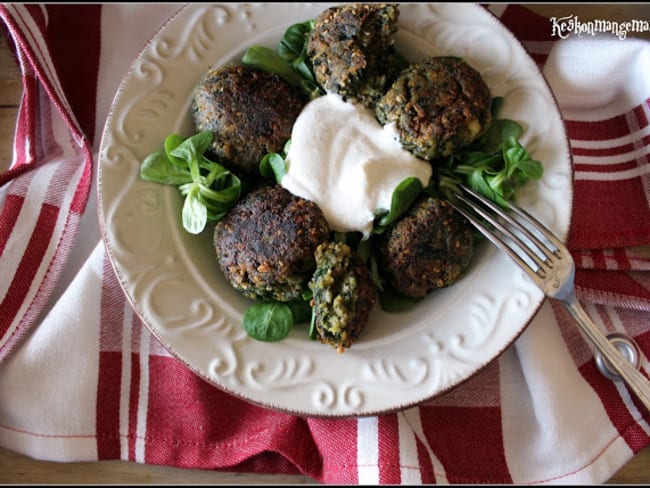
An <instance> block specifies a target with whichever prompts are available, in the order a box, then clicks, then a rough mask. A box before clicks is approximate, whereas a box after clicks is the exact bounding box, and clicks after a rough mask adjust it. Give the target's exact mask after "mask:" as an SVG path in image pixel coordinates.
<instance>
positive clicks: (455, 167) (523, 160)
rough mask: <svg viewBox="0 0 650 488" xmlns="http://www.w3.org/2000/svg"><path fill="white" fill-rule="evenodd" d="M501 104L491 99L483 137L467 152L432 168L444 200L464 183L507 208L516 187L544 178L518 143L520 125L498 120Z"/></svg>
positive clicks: (540, 168) (537, 164) (540, 170)
mask: <svg viewBox="0 0 650 488" xmlns="http://www.w3.org/2000/svg"><path fill="white" fill-rule="evenodd" d="M502 102H503V97H495V98H494V99H493V101H492V115H493V122H492V124H491V125H490V128H489V129H488V130H487V132H486V133H485V134H484V135H483V137H481V138H480V139H479V140H478V141H477V142H475V143H474V144H473V145H472V146H471V147H470V148H468V149H467V150H465V151H462V152H459V153H457V154H453V155H452V156H449V158H447V159H446V161H443V162H442V164H440V165H438V166H434V172H435V173H436V175H437V177H438V185H439V191H440V193H441V194H442V195H443V196H444V197H445V198H453V194H454V193H455V191H456V188H457V187H458V185H460V184H466V185H468V186H469V187H470V188H472V189H473V190H476V191H478V192H479V193H481V194H483V195H485V196H486V197H488V198H489V199H490V200H492V201H494V202H495V203H498V204H499V205H501V206H503V207H506V208H507V207H508V202H509V201H512V200H513V199H514V197H515V191H516V190H517V188H519V187H522V186H524V185H525V184H526V183H528V181H530V180H531V179H533V180H537V179H540V178H541V177H542V176H543V174H544V166H543V164H542V163H541V162H540V161H538V160H535V159H532V158H531V157H530V154H529V153H528V151H527V150H526V148H525V147H524V146H523V145H522V144H521V142H520V141H519V138H520V137H521V136H522V135H523V133H524V128H523V126H522V125H521V124H520V123H519V122H516V121H514V120H510V119H500V118H498V110H499V108H500V107H501V105H502Z"/></svg>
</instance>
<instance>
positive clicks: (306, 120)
mask: <svg viewBox="0 0 650 488" xmlns="http://www.w3.org/2000/svg"><path fill="white" fill-rule="evenodd" d="M286 162H287V172H286V174H285V175H284V177H283V178H282V181H281V185H282V186H283V187H284V188H286V189H287V190H289V191H290V192H291V193H293V194H294V195H298V196H300V197H303V198H306V199H308V200H311V201H313V202H315V203H316V204H317V205H318V206H319V207H320V208H321V210H322V211H323V213H324V214H325V218H326V219H327V221H328V223H329V225H330V227H331V228H332V229H333V230H336V231H340V232H350V231H359V232H362V233H363V234H364V235H368V234H370V232H371V230H372V222H373V220H374V212H375V210H376V209H386V210H388V209H390V202H391V196H392V194H393V190H394V189H395V187H396V186H397V185H398V184H399V183H400V182H401V181H403V180H404V179H405V178H407V177H409V176H415V177H417V178H419V179H420V181H421V182H422V185H423V186H426V185H427V184H428V183H429V179H430V178H431V172H432V171H431V165H430V164H429V163H428V162H426V161H423V160H421V159H418V158H416V157H415V156H413V155H412V154H411V153H410V152H408V151H407V150H405V149H404V148H402V145H401V143H400V142H399V136H398V133H397V130H396V128H395V125H394V124H388V125H385V126H382V125H381V124H380V123H379V122H378V121H377V119H376V118H375V116H374V114H373V113H372V112H371V111H370V110H368V109H367V108H365V107H364V106H363V105H360V104H353V103H349V102H345V101H344V100H343V99H342V98H341V96H340V95H338V94H334V93H328V94H326V95H323V96H321V97H318V98H315V99H314V100H312V101H310V102H309V103H308V104H307V105H306V106H305V107H304V108H303V110H302V112H301V113H300V115H299V116H298V118H297V120H296V122H295V123H294V126H293V130H292V133H291V145H290V147H289V152H288V154H287V157H286Z"/></svg>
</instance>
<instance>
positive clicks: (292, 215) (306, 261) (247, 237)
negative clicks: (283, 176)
mask: <svg viewBox="0 0 650 488" xmlns="http://www.w3.org/2000/svg"><path fill="white" fill-rule="evenodd" d="M329 234H330V229H329V226H328V224H327V220H325V216H324V215H323V212H322V211H321V210H320V209H319V208H318V207H317V206H316V204H315V203H313V202H311V201H309V200H305V199H304V198H300V197H298V196H296V195H293V194H291V193H290V192H289V191H287V190H285V189H284V188H282V187H281V186H279V185H276V186H262V187H259V188H257V189H255V190H253V191H251V192H250V193H248V194H247V195H246V196H245V197H244V198H242V199H241V200H239V201H238V202H237V204H236V205H235V206H234V207H233V208H231V209H230V211H229V212H228V214H227V215H226V216H225V217H224V219H223V220H221V221H220V222H219V223H217V225H216V226H215V229H214V247H215V250H216V254H217V261H218V263H219V266H220V267H221V270H222V271H223V273H224V275H225V277H226V279H227V280H228V281H229V282H230V283H231V285H232V286H233V287H234V288H235V289H236V290H238V291H239V292H241V293H242V294H243V295H244V296H246V297H248V298H252V299H259V300H277V301H280V302H290V301H293V300H300V299H301V298H302V294H303V292H305V291H307V282H308V281H309V279H310V278H311V277H312V275H313V273H314V270H315V269H316V260H315V258H314V252H315V251H316V247H317V246H318V245H319V244H320V243H321V242H324V241H325V240H327V239H328V238H329Z"/></svg>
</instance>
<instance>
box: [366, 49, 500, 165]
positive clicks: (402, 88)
mask: <svg viewBox="0 0 650 488" xmlns="http://www.w3.org/2000/svg"><path fill="white" fill-rule="evenodd" d="M491 106H492V97H491V95H490V90H489V88H488V86H487V85H486V83H485V81H484V80H483V77H482V76H481V74H480V73H479V72H478V71H476V70H475V69H474V68H472V67H471V66H470V65H469V64H467V63H466V62H465V61H463V60H461V59H459V58H455V57H451V56H441V57H433V58H428V59H426V60H424V61H422V62H418V63H414V64H412V65H410V66H409V67H408V68H406V69H405V70H404V71H402V73H401V74H400V76H399V78H398V79H397V80H396V81H395V82H394V83H393V84H392V86H391V87H390V89H389V90H388V91H387V92H386V94H385V95H384V96H383V97H382V98H381V99H380V100H379V101H378V102H377V104H376V106H375V113H376V115H377V118H378V119H379V121H380V122H381V123H382V124H384V125H386V124H389V123H391V122H394V123H395V124H396V126H397V131H398V132H399V136H400V142H401V143H402V146H403V147H404V148H405V149H407V150H409V151H411V152H412V153H413V154H415V155H416V156H418V157H421V158H423V159H427V160H433V159H437V158H441V157H446V156H449V155H451V154H454V153H456V152H458V151H459V150H461V149H463V148H465V147H467V146H469V145H470V144H471V143H472V142H474V141H476V140H477V139H479V138H480V137H481V136H482V135H483V134H484V133H485V132H486V131H487V130H488V128H489V126H490V123H491V121H492V115H491Z"/></svg>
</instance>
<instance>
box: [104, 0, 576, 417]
mask: <svg viewBox="0 0 650 488" xmlns="http://www.w3.org/2000/svg"><path fill="white" fill-rule="evenodd" d="M325 8H326V5H325V4H291V5H289V4H286V5H282V4H255V5H244V4H230V5H213V4H192V5H188V6H187V7H185V8H184V9H182V10H181V11H180V12H179V13H178V14H177V15H176V16H175V17H173V18H172V19H171V20H170V21H169V22H168V23H167V24H166V25H165V26H163V28H162V29H161V30H160V31H159V33H158V34H157V35H156V36H155V37H154V38H153V39H152V40H151V41H150V43H149V44H148V45H147V46H146V48H145V49H144V50H143V52H142V53H141V54H140V56H139V57H138V58H137V59H136V60H135V62H134V64H133V65H132V69H131V70H130V71H129V72H128V73H127V74H126V76H125V78H124V80H123V82H122V84H121V86H120V88H119V90H118V92H117V95H116V97H115V100H114V104H113V107H112V110H111V112H110V115H109V117H108V119H107V122H106V127H105V130H104V133H103V137H102V143H101V149H100V162H99V172H98V188H99V214H100V224H101V228H102V231H103V237H104V240H105V244H106V247H107V249H108V253H109V256H110V260H111V262H112V264H113V266H114V268H115V271H116V273H117V276H118V278H119V281H120V283H121V285H122V287H123V288H124V291H125V293H126V295H127V296H128V298H129V300H130V301H131V303H132V304H133V306H134V308H135V310H136V312H137V313H138V314H139V316H140V317H141V318H142V320H143V321H144V323H145V324H146V325H147V327H148V328H149V329H150V330H151V332H152V333H153V334H154V335H155V336H156V337H157V338H158V339H159V340H160V341H161V342H162V344H164V346H165V347H166V348H168V350H169V351H170V352H171V353H172V354H173V355H175V356H176V357H177V358H179V359H180V360H181V361H183V362H184V363H185V364H187V366H188V367H189V368H191V369H192V370H193V371H194V372H196V373H197V374H198V375H200V376H201V377H203V378H205V379H206V380H208V381H209V382H211V383H213V384H214V385H216V386H218V387H220V388H222V389H224V390H226V391H228V392H230V393H232V394H234V395H237V396H239V397H241V398H244V399H247V400H249V401H251V402H254V403H256V404H260V405H263V406H266V407H270V408H274V409H279V410H282V411H285V412H291V413H298V414H305V415H315V416H348V415H368V414H375V413H380V412H386V411H392V410H397V409H401V408H405V407H408V406H411V405H414V404H416V403H419V402H421V401H423V400H427V399H431V398H433V397H435V396H438V395H440V394H442V393H444V392H446V391H448V390H449V389H451V388H452V387H454V386H456V385H458V384H459V383H461V382H462V381H464V380H466V379H467V378H468V377H470V376H471V375H473V374H474V373H476V372H477V371H479V370H480V369H481V368H482V367H483V366H484V365H486V364H487V363H489V362H490V361H492V360H493V359H495V358H496V357H497V356H498V355H499V354H500V353H501V352H503V351H504V350H505V349H506V348H507V347H508V346H509V345H510V344H511V343H512V342H513V341H514V340H515V339H516V338H517V337H518V336H519V334H520V333H521V332H522V331H523V330H524V329H525V328H526V326H527V324H528V323H529V322H530V321H531V320H532V318H533V317H534V315H535V313H536V311H537V309H538V308H539V306H540V305H541V303H542V301H543V298H544V297H543V295H542V293H541V292H540V291H539V290H538V289H537V288H536V287H535V286H534V285H533V284H531V282H529V281H528V280H527V278H526V277H525V275H524V274H523V273H521V272H519V270H518V269H517V268H515V266H514V265H513V264H511V262H510V261H509V260H508V259H507V258H506V257H505V256H504V255H502V254H501V253H499V252H498V251H496V250H495V249H494V248H492V247H491V246H490V245H489V244H487V243H484V244H483V245H481V246H479V248H478V249H477V253H476V256H475V259H474V261H473V263H472V265H471V269H470V271H469V272H468V273H467V275H466V276H465V277H464V278H463V279H462V280H461V281H459V282H458V283H456V284H454V285H453V286H451V287H449V288H447V289H443V290H440V291H436V292H435V293H432V294H431V295H430V296H429V297H428V298H426V299H425V300H424V301H423V302H422V303H421V304H419V305H418V306H417V307H415V308H414V309H412V310H411V311H409V312H407V313H400V314H388V313H384V312H382V311H381V310H380V308H379V306H376V307H375V309H374V310H373V312H372V314H371V317H370V322H369V323H368V325H367V326H366V328H365V330H364V332H363V334H362V336H361V338H360V339H359V340H358V341H357V342H356V343H355V344H354V345H353V346H352V348H351V349H349V350H348V351H346V352H345V353H344V354H337V353H336V352H335V351H334V350H333V349H332V348H330V347H329V346H326V345H323V344H320V343H318V342H315V341H311V340H309V338H308V333H307V327H296V328H295V329H294V331H293V332H292V333H291V335H290V336H289V337H288V338H287V339H285V340H283V341H281V342H277V343H264V342H258V341H255V340H253V339H250V338H249V337H248V336H247V335H246V333H245V332H244V330H243V328H242V326H241V322H242V320H241V319H242V315H243V312H244V311H245V309H246V307H247V306H248V305H250V303H251V302H250V301H248V300H247V299H245V298H243V297H242V296H240V295H239V294H238V293H237V292H236V291H235V290H234V289H233V288H232V287H231V286H230V285H229V284H228V283H227V282H226V281H225V279H224V278H223V275H222V274H221V272H220V270H219V269H218V267H217V264H216V258H215V257H214V251H213V248H212V232H211V230H212V228H211V227H209V228H208V229H206V231H204V233H203V234H201V235H199V236H192V235H190V234H188V233H187V232H185V231H184V230H183V229H182V226H181V223H180V222H181V220H180V210H181V205H182V199H181V197H180V195H179V192H178V191H177V189H176V188H174V187H171V186H164V185H158V184H154V183H147V182H144V181H142V180H141V179H140V178H139V167H140V162H141V161H142V159H143V158H144V157H145V156H146V155H147V154H149V153H151V152H153V151H155V150H158V149H159V148H161V147H162V142H163V140H164V138H165V137H166V136H167V135H168V134H170V133H172V132H176V133H181V134H184V135H190V134H191V133H193V125H192V121H191V118H190V111H189V103H190V96H191V92H192V89H193V87H194V86H195V84H196V83H197V82H198V80H199V79H200V78H201V77H202V75H203V74H204V73H205V72H206V71H207V70H208V69H209V68H210V67H212V66H216V65H221V64H224V63H226V62H229V61H233V60H239V59H241V56H242V55H243V53H244V52H245V49H246V48H247V47H249V46H251V45H253V44H264V45H267V46H269V47H275V46H276V45H277V42H278V41H279V39H280V38H281V36H282V34H283V33H284V31H285V29H286V28H287V27H288V26H289V25H291V24H292V23H295V22H299V21H303V20H307V19H310V18H314V17H316V16H317V15H318V14H319V13H320V12H321V11H323V10H324V9H325ZM396 39H397V43H398V46H399V48H400V50H402V51H403V52H404V53H405V54H406V55H407V57H409V58H411V59H412V60H417V59H420V58H421V57H423V56H425V55H434V54H436V55H456V56H461V57H463V58H465V59H466V60H467V62H469V63H470V64H471V65H472V66H474V67H475V68H477V69H478V70H479V71H480V72H481V73H482V74H483V76H484V78H485V80H486V82H487V84H488V86H489V87H490V89H491V91H492V94H493V95H501V96H504V97H505V104H504V107H503V112H502V114H503V116H505V117H509V118H512V119H515V120H518V121H520V122H522V123H523V124H524V126H525V127H526V133H525V137H524V139H523V142H524V144H525V145H526V146H527V148H528V149H529V151H530V152H531V153H532V155H533V156H534V157H535V158H536V159H539V160H541V161H543V162H544V164H545V174H544V177H543V180H541V181H539V182H535V183H533V184H531V185H529V187H528V188H526V191H525V192H522V194H521V195H520V199H519V201H520V202H521V203H522V205H523V206H524V207H526V208H527V209H529V210H530V211H531V212H532V213H533V214H535V215H537V216H538V217H540V218H541V219H542V220H543V221H544V222H546V223H547V224H548V225H549V226H550V227H551V228H552V229H553V230H555V231H556V232H557V233H558V235H560V236H561V237H566V235H567V234H568V229H569V218H570V215H571V205H572V166H571V159H570V156H569V149H568V143H567V138H566V135H565V132H564V126H563V123H562V120H561V117H560V114H559V111H558V109H557V106H556V104H555V101H554V98H553V96H552V94H551V92H550V90H549V88H548V86H547V84H546V82H545V80H544V78H543V77H542V76H541V74H540V72H539V70H538V68H537V67H536V65H535V64H534V62H533V61H532V60H531V59H530V58H529V56H528V55H527V54H526V53H525V51H524V49H523V48H522V46H521V45H520V44H519V43H518V42H517V41H516V40H515V38H514V37H513V36H512V35H511V33H510V32H509V31H508V30H506V29H505V28H504V27H503V26H502V25H501V24H500V22H499V21H498V20H497V19H496V18H495V17H494V16H492V15H491V14H490V13H489V12H488V11H486V10H484V9H483V8H482V7H480V6H477V5H471V4H454V5H445V4H408V5H406V4H405V5H401V6H400V21H399V32H398V34H397V38H396Z"/></svg>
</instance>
